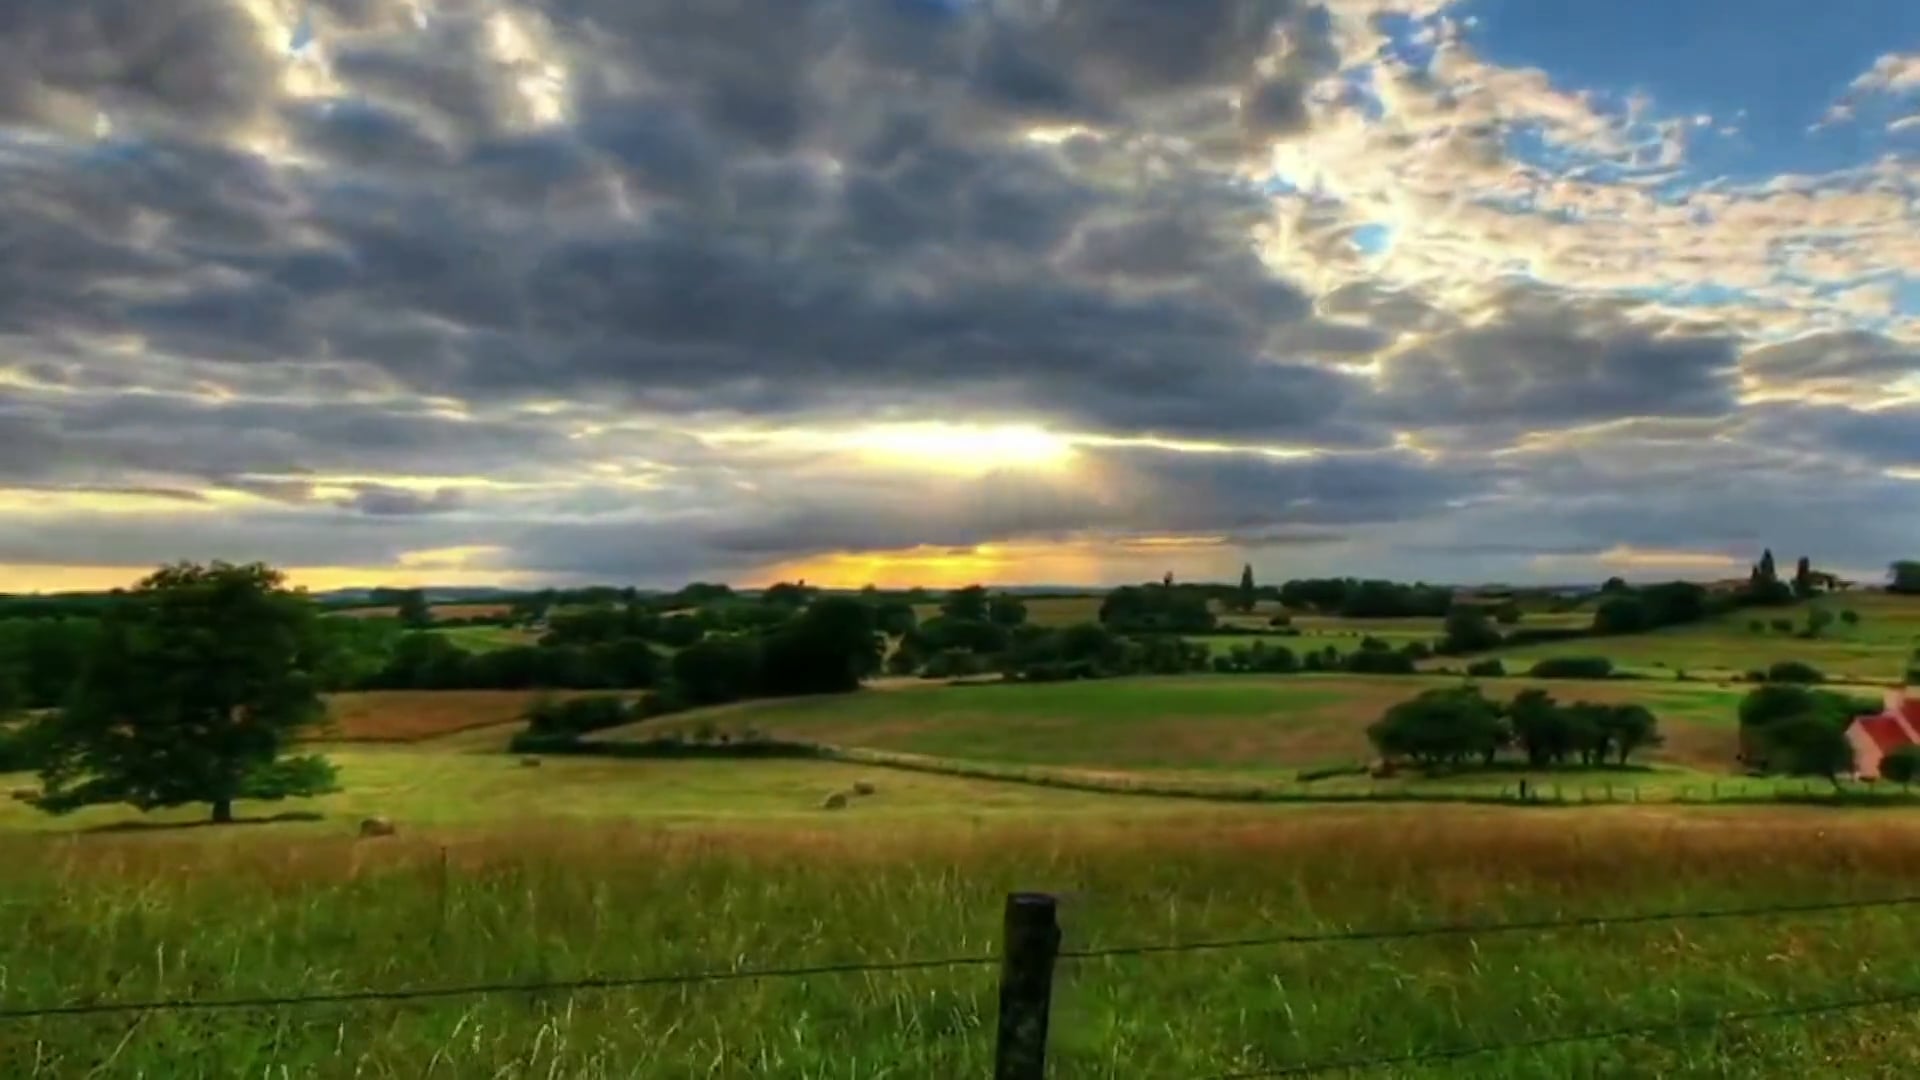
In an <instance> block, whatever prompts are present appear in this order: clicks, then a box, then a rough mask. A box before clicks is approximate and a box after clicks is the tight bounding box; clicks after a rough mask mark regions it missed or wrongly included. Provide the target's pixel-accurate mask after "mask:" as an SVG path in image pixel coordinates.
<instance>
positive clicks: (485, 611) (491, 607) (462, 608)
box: [327, 604, 513, 622]
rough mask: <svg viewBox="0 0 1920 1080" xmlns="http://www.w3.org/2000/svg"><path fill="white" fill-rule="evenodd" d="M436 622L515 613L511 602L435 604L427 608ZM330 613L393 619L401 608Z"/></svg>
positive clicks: (363, 617) (342, 609)
mask: <svg viewBox="0 0 1920 1080" xmlns="http://www.w3.org/2000/svg"><path fill="white" fill-rule="evenodd" d="M427 611H428V613H429V614H431V615H432V616H433V618H434V621H436V622H444V621H447V620H451V619H502V618H505V617H506V616H508V615H510V614H512V613H513V605H511V604H434V605H432V606H431V607H429V608H427ZM327 614H328V615H330V616H332V617H334V618H339V619H392V618H397V617H398V616H399V614H400V609H399V608H397V607H395V606H393V605H392V604H388V605H386V606H384V607H355V608H340V609H337V610H335V611H330V612H328V613H327Z"/></svg>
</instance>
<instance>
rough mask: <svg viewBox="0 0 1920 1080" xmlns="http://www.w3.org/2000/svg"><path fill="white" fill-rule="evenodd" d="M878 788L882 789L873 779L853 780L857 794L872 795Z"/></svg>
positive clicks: (854, 791)
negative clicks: (874, 783)
mask: <svg viewBox="0 0 1920 1080" xmlns="http://www.w3.org/2000/svg"><path fill="white" fill-rule="evenodd" d="M878 790H880V789H879V788H876V787H874V786H873V781H871V780H855V781H854V782H853V793H854V794H855V795H871V794H873V793H874V792H876V791H878Z"/></svg>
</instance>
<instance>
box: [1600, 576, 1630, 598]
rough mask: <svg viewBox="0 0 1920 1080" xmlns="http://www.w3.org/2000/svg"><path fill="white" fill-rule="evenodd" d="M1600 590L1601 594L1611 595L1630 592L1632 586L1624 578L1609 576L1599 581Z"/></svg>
mask: <svg viewBox="0 0 1920 1080" xmlns="http://www.w3.org/2000/svg"><path fill="white" fill-rule="evenodd" d="M1600 591H1601V592H1602V593H1603V594H1606V595H1609V596H1611V595H1613V594H1615V593H1623V592H1631V591H1632V588H1631V587H1630V586H1629V585H1628V584H1627V580H1626V579H1625V578H1622V577H1610V578H1608V579H1607V580H1605V581H1603V582H1601V583H1600Z"/></svg>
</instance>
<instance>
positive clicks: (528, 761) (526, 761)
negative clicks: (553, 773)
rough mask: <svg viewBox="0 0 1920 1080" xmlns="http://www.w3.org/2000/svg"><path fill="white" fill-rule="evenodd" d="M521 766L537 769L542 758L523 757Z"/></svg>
mask: <svg viewBox="0 0 1920 1080" xmlns="http://www.w3.org/2000/svg"><path fill="white" fill-rule="evenodd" d="M520 767H521V768H523V769H537V768H539V767H540V759H539V758H537V757H523V758H521V759H520Z"/></svg>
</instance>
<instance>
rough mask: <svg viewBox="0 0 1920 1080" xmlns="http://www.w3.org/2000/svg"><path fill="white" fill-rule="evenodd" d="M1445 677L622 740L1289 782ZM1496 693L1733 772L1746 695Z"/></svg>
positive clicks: (981, 694) (889, 697) (771, 720)
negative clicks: (1277, 773)
mask: <svg viewBox="0 0 1920 1080" xmlns="http://www.w3.org/2000/svg"><path fill="white" fill-rule="evenodd" d="M1458 681H1459V680H1457V679H1454V678H1448V677H1433V678H1427V677H1407V676H1360V675H1289V676H1277V677H1271V678H1267V677H1259V676H1171V677H1165V678H1144V679H1114V680H1103V681H1093V682H1076V683H1056V684H1044V685H1031V684H1013V685H994V686H980V687H936V688H930V689H926V690H920V691H914V692H911V693H906V692H903V693H897V694H872V693H866V694H856V695H851V696H847V697H836V698H816V699H805V700H795V701H781V702H759V703H751V704H749V705H745V706H736V707H732V708H729V709H727V710H724V711H718V710H716V711H714V712H712V713H707V714H702V713H693V714H689V715H687V716H684V717H675V718H672V719H670V720H659V721H649V722H647V723H643V724H639V725H635V726H633V727H631V728H628V729H623V730H622V732H621V734H624V735H626V736H628V737H632V738H651V737H653V736H655V735H657V734H661V733H665V732H670V731H690V730H694V729H697V728H698V727H699V726H700V725H701V724H703V723H712V724H716V725H719V726H722V727H724V728H726V729H728V730H744V729H746V728H748V727H751V728H755V729H758V730H760V731H762V732H766V733H768V734H772V735H778V736H785V737H789V738H795V739H804V740H809V741H814V742H823V743H830V744H833V745H836V746H860V747H871V748H874V749H880V750H895V751H901V752H905V753H913V754H925V755H930V756H935V757H944V758H961V759H967V760H972V761H994V762H1004V763H1009V764H1016V765H1036V766H1072V767H1082V768H1096V769H1126V770H1151V771H1183V770H1234V771H1255V772H1258V771H1269V770H1286V771H1289V772H1291V771H1294V770H1298V769H1301V768H1306V767H1311V766H1318V765H1325V764H1331V763H1339V762H1348V761H1360V760H1364V759H1366V758H1367V757H1368V756H1370V748H1369V746H1368V744H1367V738H1366V728H1367V725H1369V724H1371V723H1372V722H1373V721H1375V720H1377V719H1379V717H1380V714H1381V713H1382V712H1384V711H1385V710H1386V708H1387V707H1388V706H1390V705H1393V704H1395V703H1397V702H1401V701H1405V700H1407V699H1408V698H1411V697H1413V696H1414V695H1416V694H1418V693H1420V692H1421V691H1422V690H1425V689H1429V688H1431V687H1435V686H1450V685H1455V684H1457V683H1458ZM1483 685H1485V687H1486V688H1487V691H1488V693H1490V694H1494V695H1497V696H1503V697H1511V696H1512V695H1513V694H1516V693H1518V692H1520V691H1521V690H1522V689H1525V688H1527V687H1529V686H1539V687H1543V688H1545V689H1547V690H1548V691H1549V692H1550V693H1552V694H1553V695H1554V696H1555V697H1557V698H1559V699H1561V700H1563V701H1571V700H1586V701H1598V702H1639V703H1641V704H1644V705H1646V706H1648V707H1649V708H1651V709H1653V710H1654V712H1655V714H1656V715H1657V716H1658V717H1659V718H1660V725H1661V728H1662V729H1663V730H1664V731H1665V732H1666V733H1667V739H1668V744H1667V745H1666V746H1665V747H1662V748H1661V749H1660V750H1659V751H1658V752H1656V753H1655V754H1654V755H1652V760H1656V761H1663V762H1667V763H1670V764H1674V765H1683V766H1691V767H1698V768H1714V769H1719V768H1727V767H1729V766H1730V765H1731V764H1732V760H1731V759H1732V754H1733V742H1734V730H1735V724H1736V709H1737V707H1738V701H1739V697H1740V691H1738V690H1732V689H1721V688H1719V687H1716V686H1713V685H1711V684H1665V683H1654V682H1631V681H1619V680H1610V681H1600V682H1580V681H1571V680H1552V681H1544V680H1531V679H1498V680H1487V681H1486V682H1485V683H1484V684H1483Z"/></svg>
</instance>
